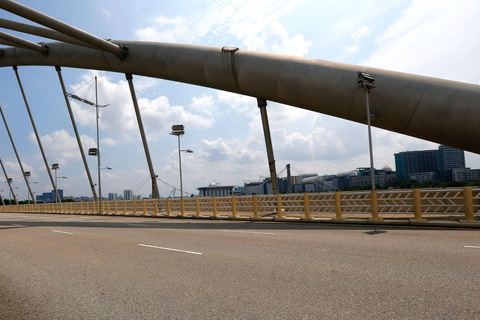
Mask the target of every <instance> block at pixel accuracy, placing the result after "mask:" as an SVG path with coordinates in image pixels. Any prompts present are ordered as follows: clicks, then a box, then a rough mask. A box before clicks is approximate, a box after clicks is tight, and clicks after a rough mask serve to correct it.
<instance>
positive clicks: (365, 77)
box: [357, 71, 377, 191]
mask: <svg viewBox="0 0 480 320" xmlns="http://www.w3.org/2000/svg"><path fill="white" fill-rule="evenodd" d="M357 75H358V78H357V87H359V88H363V89H364V90H365V95H366V97H367V125H368V146H369V149H370V178H371V184H372V191H374V190H375V167H374V165H373V146H372V128H371V123H370V121H371V120H372V119H375V114H371V113H370V104H369V101H368V94H369V93H370V90H371V89H374V88H376V87H377V86H376V85H375V79H374V78H373V77H372V76H370V75H369V74H368V73H365V72H361V71H358V73H357Z"/></svg>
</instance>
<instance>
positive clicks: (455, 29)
mask: <svg viewBox="0 0 480 320" xmlns="http://www.w3.org/2000/svg"><path fill="white" fill-rule="evenodd" d="M478 12H480V2H478V1H475V0H465V1H460V2H447V1H423V0H422V1H418V0H416V1H412V3H411V4H410V5H409V7H408V8H407V9H406V10H404V11H403V12H402V13H401V14H400V17H399V18H398V20H396V21H394V22H393V23H392V24H391V25H390V27H388V28H387V29H386V30H385V31H384V32H383V33H381V34H380V35H379V36H378V37H377V38H376V42H377V49H376V50H375V51H374V52H373V53H372V54H371V55H370V56H369V57H368V58H367V59H366V60H365V61H363V62H362V64H364V65H369V66H374V67H379V68H385V69H391V70H396V71H403V72H411V73H416V74H424V75H428V76H434V77H442V78H450V79H455V80H460V81H469V82H473V83H475V82H477V81H478V74H480V56H479V55H478V54H477V52H479V50H480V28H478ZM467 30H468V32H466V31H467ZM459 55H461V57H462V58H461V59H459V58H458V57H459ZM465 61H468V63H465Z"/></svg>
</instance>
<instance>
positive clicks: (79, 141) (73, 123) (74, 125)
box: [55, 66, 98, 202]
mask: <svg viewBox="0 0 480 320" xmlns="http://www.w3.org/2000/svg"><path fill="white" fill-rule="evenodd" d="M55 70H56V71H57V74H58V80H59V81H60V86H61V87H62V92H63V96H64V97H65V104H66V105H67V109H68V114H69V115H70V121H71V122H72V127H73V131H74V132H75V138H76V139H77V144H78V149H80V155H81V156H82V160H83V165H84V166H85V172H86V174H87V178H88V182H89V183H90V189H92V194H93V199H94V200H95V202H96V201H98V197H97V191H95V184H94V183H93V179H92V174H91V173H90V168H89V167H88V163H87V158H86V157H85V151H84V150H83V145H82V139H81V138H80V134H79V133H78V129H77V123H76V122H75V116H74V115H73V110H72V106H71V105H70V100H68V96H67V89H66V88H65V83H64V82H63V76H62V69H61V68H60V67H58V66H57V67H55Z"/></svg>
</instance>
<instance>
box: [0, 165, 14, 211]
mask: <svg viewBox="0 0 480 320" xmlns="http://www.w3.org/2000/svg"><path fill="white" fill-rule="evenodd" d="M0 166H1V167H2V171H3V174H4V175H5V179H6V180H7V184H8V188H9V189H10V194H13V199H14V200H15V203H16V204H17V205H18V200H17V197H16V196H15V192H13V188H12V183H11V182H10V178H9V177H8V174H7V171H6V170H5V167H4V166H3V162H2V159H1V158H0ZM9 200H10V199H9ZM10 205H11V203H10Z"/></svg>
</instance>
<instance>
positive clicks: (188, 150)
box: [185, 149, 193, 153]
mask: <svg viewBox="0 0 480 320" xmlns="http://www.w3.org/2000/svg"><path fill="white" fill-rule="evenodd" d="M185 152H186V153H193V150H190V149H187V150H185Z"/></svg>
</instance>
